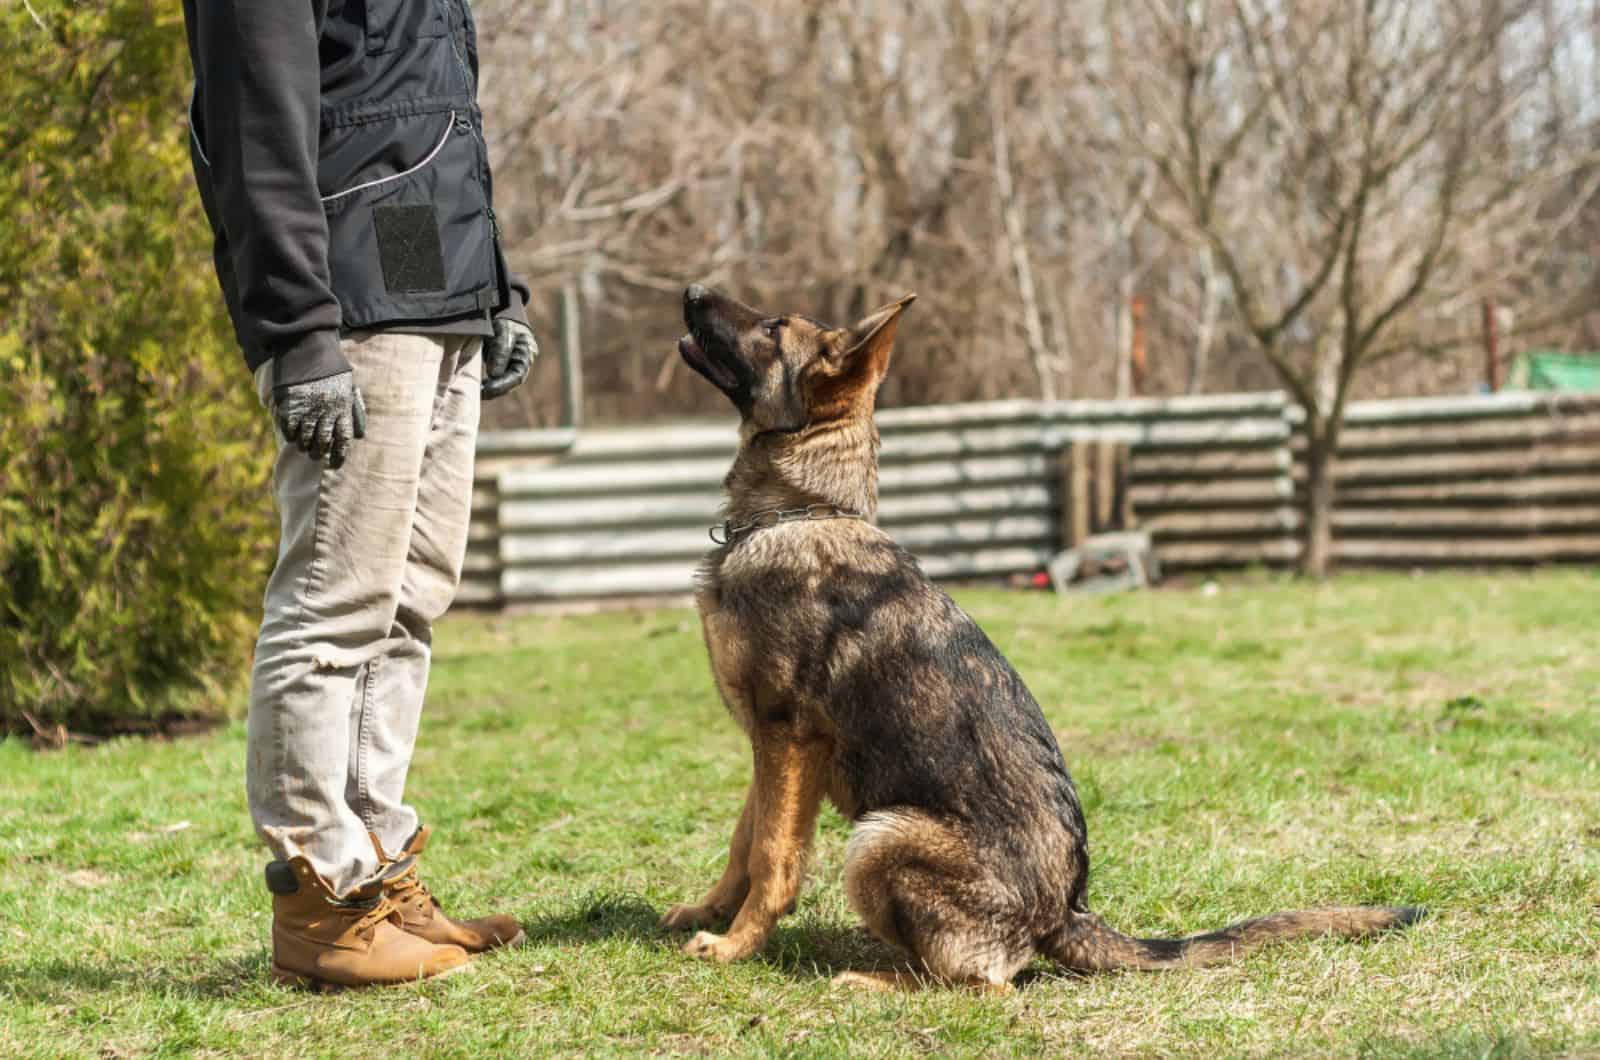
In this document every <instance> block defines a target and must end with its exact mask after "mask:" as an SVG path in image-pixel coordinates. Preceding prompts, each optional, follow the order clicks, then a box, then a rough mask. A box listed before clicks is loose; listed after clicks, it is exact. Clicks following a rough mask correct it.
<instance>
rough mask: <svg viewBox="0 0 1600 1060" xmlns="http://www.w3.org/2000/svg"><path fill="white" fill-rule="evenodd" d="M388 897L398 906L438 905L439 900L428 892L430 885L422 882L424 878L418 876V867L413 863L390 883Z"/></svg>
mask: <svg viewBox="0 0 1600 1060" xmlns="http://www.w3.org/2000/svg"><path fill="white" fill-rule="evenodd" d="M388 897H389V898H391V899H393V900H394V902H395V904H396V905H406V904H409V903H411V902H417V903H418V904H419V905H424V906H427V905H438V904H439V899H437V898H435V897H434V896H433V892H432V891H430V890H428V885H427V884H425V883H423V882H422V877H421V876H419V875H417V866H416V863H415V862H413V863H412V865H411V867H410V868H409V869H407V870H406V871H404V872H402V873H400V874H399V875H398V876H395V877H394V878H392V879H390V880H389V881H388Z"/></svg>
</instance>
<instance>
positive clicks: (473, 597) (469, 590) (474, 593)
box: [455, 572, 501, 607]
mask: <svg viewBox="0 0 1600 1060" xmlns="http://www.w3.org/2000/svg"><path fill="white" fill-rule="evenodd" d="M455 602H456V603H458V604H462V605H464V606H468V607H486V606H490V605H493V604H498V603H500V602H501V598H500V575H499V573H498V572H496V573H495V574H493V575H491V576H487V577H479V576H474V577H463V578H462V579H461V584H460V585H459V586H457V587H456V598H455Z"/></svg>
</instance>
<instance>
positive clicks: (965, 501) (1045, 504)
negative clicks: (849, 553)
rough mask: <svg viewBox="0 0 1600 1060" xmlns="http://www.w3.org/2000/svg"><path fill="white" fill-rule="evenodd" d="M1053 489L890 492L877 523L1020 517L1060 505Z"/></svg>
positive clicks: (883, 500) (1031, 486) (1021, 485)
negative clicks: (1001, 514) (969, 517)
mask: <svg viewBox="0 0 1600 1060" xmlns="http://www.w3.org/2000/svg"><path fill="white" fill-rule="evenodd" d="M1057 503H1058V501H1057V498H1056V496H1055V492H1054V488H1053V486H1047V485H1034V484H1030V483H1019V484H1016V485H1012V486H993V487H984V486H969V487H966V488H964V489H960V490H954V491H951V492H948V493H898V492H897V493H889V494H885V495H884V496H882V497H880V498H879V500H878V524H879V525H880V526H884V527H898V526H904V525H906V524H908V523H916V522H919V521H922V520H935V519H954V518H960V517H963V516H970V515H983V514H990V513H997V512H998V513H1006V512H1010V513H1013V514H1020V513H1022V512H1035V511H1052V510H1054V509H1055V507H1056V506H1057Z"/></svg>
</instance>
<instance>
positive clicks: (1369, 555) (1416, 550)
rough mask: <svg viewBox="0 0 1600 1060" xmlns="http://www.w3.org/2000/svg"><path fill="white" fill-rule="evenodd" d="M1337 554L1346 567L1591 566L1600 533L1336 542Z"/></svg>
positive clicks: (1598, 550) (1598, 552) (1599, 554)
mask: <svg viewBox="0 0 1600 1060" xmlns="http://www.w3.org/2000/svg"><path fill="white" fill-rule="evenodd" d="M1333 555H1334V559H1335V561H1336V562H1339V563H1344V564H1361V563H1367V564H1377V565H1401V566H1422V565H1436V564H1443V565H1458V566H1480V565H1487V564H1496V563H1530V564H1531V563H1556V562H1563V563H1573V562H1592V561H1595V560H1600V534H1548V535H1541V536H1539V537H1515V538H1501V539H1495V538H1462V539H1458V540H1448V541H1439V540H1407V539H1385V538H1344V539H1340V538H1335V539H1334V542H1333Z"/></svg>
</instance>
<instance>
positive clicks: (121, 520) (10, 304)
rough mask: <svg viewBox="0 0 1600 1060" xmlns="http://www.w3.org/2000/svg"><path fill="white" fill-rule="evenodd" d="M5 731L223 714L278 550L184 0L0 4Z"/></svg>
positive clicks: (0, 539)
mask: <svg viewBox="0 0 1600 1060" xmlns="http://www.w3.org/2000/svg"><path fill="white" fill-rule="evenodd" d="M0 35H3V40H4V45H5V47H4V52H5V55H6V61H5V63H4V65H3V66H0V100H3V102H4V105H5V112H4V116H3V118H0V306H3V307H4V310H5V311H4V314H3V315H0V728H4V729H6V730H10V731H25V730H27V729H28V728H30V727H31V725H32V723H31V722H30V721H29V720H28V715H31V716H32V718H33V719H35V720H36V721H37V722H39V723H40V724H42V725H46V726H50V727H52V728H54V727H55V726H58V725H65V726H66V727H68V728H69V729H71V730H74V731H98V732H105V731H148V730H151V729H154V728H157V727H160V726H161V725H163V724H165V723H166V722H169V721H171V720H172V719H174V718H180V717H191V716H195V715H215V714H217V713H219V712H221V711H224V710H226V708H227V704H229V703H230V702H232V701H233V699H234V697H233V696H232V695H231V692H232V689H233V688H234V686H235V684H236V682H237V680H238V679H239V678H240V677H241V676H242V675H243V674H244V673H246V672H247V670H248V667H249V659H250V640H251V631H252V626H253V622H254V619H255V617H256V614H257V612H258V609H259V606H260V594H261V589H262V585H263V576H264V573H265V571H266V570H267V569H268V566H269V564H270V560H271V557H270V547H271V542H272V506H271V501H270V495H269V492H268V487H267V476H268V474H269V471H270V455H269V454H270V453H271V449H272V446H271V440H270V435H269V433H268V430H269V425H268V423H267V421H266V417H265V416H264V415H263V414H262V412H261V410H260V409H259V408H258V407H256V406H255V404H254V399H253V396H252V391H251V388H250V386H249V385H248V383H249V380H248V376H247V375H246V374H245V371H244V365H243V362H242V360H241V359H240V358H239V355H238V353H237V350H236V348H235V346H234V343H233V340H232V336H231V331H230V330H229V328H228V326H227V321H226V314H225V311H224V309H223V306H222V300H221V296H220V294H219V293H218V289H217V285H216V279H215V277H214V275H213V273H212V268H211V262H210V249H209V244H210V234H209V232H208V231H207V229H206V226H205V223H204V220H203V218H202V216H201V214H200V210H199V199H198V196H197V194H196V192H195V189H194V185H193V179H192V177H191V176H190V173H189V161H188V154H187V148H186V140H185V138H186V136H187V127H186V123H185V122H186V119H185V112H186V104H187V99H188V87H189V86H188V83H189V76H190V73H189V71H190V66H189V60H188V56H187V51H186V48H185V44H184V33H183V22H182V16H181V13H180V11H179V5H178V4H176V3H170V2H156V0H150V2H148V3H145V2H139V0H99V2H81V0H80V2H73V3H62V2H56V3H50V2H47V0H31V2H30V3H18V4H8V5H6V6H5V7H4V8H3V9H0Z"/></svg>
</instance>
